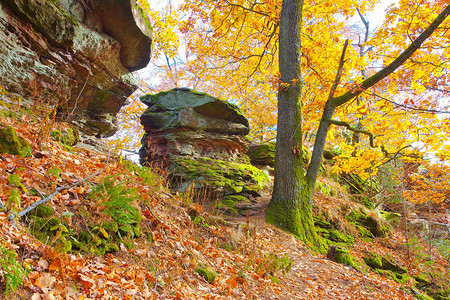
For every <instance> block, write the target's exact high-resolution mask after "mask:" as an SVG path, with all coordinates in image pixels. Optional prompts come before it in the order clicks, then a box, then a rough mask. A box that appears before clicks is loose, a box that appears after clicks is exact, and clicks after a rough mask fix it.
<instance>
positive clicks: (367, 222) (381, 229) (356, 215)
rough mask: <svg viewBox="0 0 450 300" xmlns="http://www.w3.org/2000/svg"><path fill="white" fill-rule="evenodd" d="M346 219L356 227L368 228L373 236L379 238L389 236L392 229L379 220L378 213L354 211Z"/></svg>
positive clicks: (363, 210) (361, 209)
mask: <svg viewBox="0 0 450 300" xmlns="http://www.w3.org/2000/svg"><path fill="white" fill-rule="evenodd" d="M346 219H347V220H348V221H349V222H351V223H353V224H355V225H361V226H363V227H365V228H367V230H369V231H370V232H371V233H372V234H373V236H377V237H386V236H388V235H389V232H390V229H391V228H390V226H389V224H387V222H386V221H384V220H383V219H381V218H379V217H378V216H377V214H376V213H374V212H373V213H369V212H367V211H366V210H365V209H363V208H360V209H354V210H352V211H351V212H350V213H349V214H348V215H347V216H346Z"/></svg>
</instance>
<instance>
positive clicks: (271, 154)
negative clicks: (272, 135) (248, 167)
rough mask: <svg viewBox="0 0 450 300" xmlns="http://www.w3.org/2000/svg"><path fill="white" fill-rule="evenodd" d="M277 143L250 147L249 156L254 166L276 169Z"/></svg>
mask: <svg viewBox="0 0 450 300" xmlns="http://www.w3.org/2000/svg"><path fill="white" fill-rule="evenodd" d="M275 147H276V143H275V142H273V143H265V144H252V145H250V146H249V147H248V152H247V155H248V156H249V157H250V161H251V163H252V164H253V165H261V166H270V167H272V168H273V167H275Z"/></svg>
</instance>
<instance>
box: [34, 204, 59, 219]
mask: <svg viewBox="0 0 450 300" xmlns="http://www.w3.org/2000/svg"><path fill="white" fill-rule="evenodd" d="M54 214H55V211H54V210H53V208H51V207H50V206H48V205H45V204H41V205H39V206H38V207H36V209H35V210H33V211H31V212H30V214H29V215H30V216H37V217H39V218H49V217H51V216H53V215H54Z"/></svg>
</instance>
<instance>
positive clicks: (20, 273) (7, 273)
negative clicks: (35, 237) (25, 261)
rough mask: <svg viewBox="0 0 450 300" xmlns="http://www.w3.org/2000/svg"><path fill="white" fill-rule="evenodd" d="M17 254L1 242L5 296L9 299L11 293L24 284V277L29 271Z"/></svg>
mask: <svg viewBox="0 0 450 300" xmlns="http://www.w3.org/2000/svg"><path fill="white" fill-rule="evenodd" d="M16 256H17V254H16V253H15V252H14V251H10V250H8V249H6V248H5V247H4V246H3V243H0V266H1V268H2V270H3V272H2V273H3V276H4V278H5V298H6V299H8V295H9V293H11V292H12V293H14V292H16V291H17V289H18V288H19V287H20V286H21V285H22V282H23V279H24V278H25V276H26V275H27V273H28V271H27V270H25V269H24V268H23V267H22V265H21V264H20V262H18V261H17V258H16Z"/></svg>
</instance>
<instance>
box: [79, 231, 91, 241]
mask: <svg viewBox="0 0 450 300" xmlns="http://www.w3.org/2000/svg"><path fill="white" fill-rule="evenodd" d="M78 240H79V241H80V242H81V243H83V244H89V243H90V242H91V241H92V236H91V234H90V233H89V231H87V230H83V231H80V232H79V233H78Z"/></svg>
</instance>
